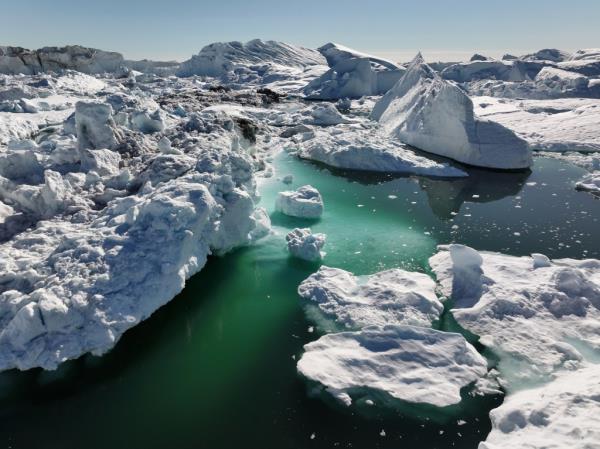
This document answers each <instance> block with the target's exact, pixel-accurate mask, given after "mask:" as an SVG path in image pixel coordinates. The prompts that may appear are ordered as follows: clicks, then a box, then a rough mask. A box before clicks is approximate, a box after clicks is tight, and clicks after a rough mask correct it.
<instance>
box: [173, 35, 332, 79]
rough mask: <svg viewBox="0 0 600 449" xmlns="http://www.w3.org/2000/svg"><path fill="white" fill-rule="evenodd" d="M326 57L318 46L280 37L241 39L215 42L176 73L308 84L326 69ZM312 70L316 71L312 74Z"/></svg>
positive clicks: (186, 62)
mask: <svg viewBox="0 0 600 449" xmlns="http://www.w3.org/2000/svg"><path fill="white" fill-rule="evenodd" d="M326 65H327V62H326V60H325V58H324V57H323V56H322V55H321V53H319V52H318V51H316V50H312V49H308V48H304V47H298V46H295V45H291V44H287V43H284V42H277V41H263V40H260V39H254V40H251V41H248V42H246V43H242V42H215V43H213V44H210V45H207V46H206V47H204V48H202V50H201V51H200V53H198V54H197V55H194V56H192V57H191V58H190V59H188V60H187V61H184V62H182V63H181V65H180V67H179V69H178V71H177V75H179V76H183V77H188V76H194V75H199V76H209V77H215V78H219V79H220V80H221V82H224V83H226V84H236V85H242V84H246V85H247V84H261V85H268V84H270V83H274V82H281V83H282V85H283V86H287V85H290V84H292V85H294V87H296V85H295V84H294V80H300V81H299V84H300V85H301V84H302V83H304V84H306V80H307V79H311V78H314V76H316V75H320V74H321V73H323V72H324V71H325V69H326ZM313 70H316V72H315V73H314V74H313Z"/></svg>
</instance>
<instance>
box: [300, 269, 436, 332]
mask: <svg viewBox="0 0 600 449" xmlns="http://www.w3.org/2000/svg"><path fill="white" fill-rule="evenodd" d="M298 294H299V295H300V297H301V298H303V299H305V300H306V301H308V302H309V303H312V304H314V305H316V306H317V307H318V309H319V310H320V311H321V312H322V313H324V314H325V315H326V316H327V317H328V318H332V319H334V320H335V321H336V322H337V323H338V324H339V325H341V327H342V328H349V329H360V328H362V327H365V326H371V325H378V326H384V325H386V324H411V325H417V326H427V327H429V326H430V325H431V323H432V322H433V321H435V320H437V319H438V318H439V317H440V314H441V313H442V310H443V306H442V303H441V302H440V301H439V300H438V299H437V296H436V295H435V282H433V280H432V279H431V278H430V277H429V276H427V275H426V274H422V273H410V272H407V271H404V270H400V269H392V270H386V271H381V272H379V273H375V274H372V275H370V276H354V275H353V274H352V273H350V272H348V271H345V270H341V269H339V268H330V267H326V266H322V267H321V268H319V271H317V272H316V273H314V274H311V275H310V276H309V277H308V278H306V279H305V280H304V281H303V282H302V283H301V284H300V286H299V287H298Z"/></svg>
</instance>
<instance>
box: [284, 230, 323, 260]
mask: <svg viewBox="0 0 600 449" xmlns="http://www.w3.org/2000/svg"><path fill="white" fill-rule="evenodd" d="M326 238H327V236H326V235H325V234H313V233H312V232H311V230H310V229H309V228H303V229H301V228H296V229H294V230H293V231H292V232H290V233H289V234H288V235H286V237H285V240H286V241H287V247H288V251H289V252H290V254H291V255H292V256H294V257H298V258H300V259H304V260H308V261H309V262H314V261H317V260H320V259H321V258H322V257H323V256H324V255H325V254H324V253H323V252H322V251H321V249H323V246H324V245H325V240H326Z"/></svg>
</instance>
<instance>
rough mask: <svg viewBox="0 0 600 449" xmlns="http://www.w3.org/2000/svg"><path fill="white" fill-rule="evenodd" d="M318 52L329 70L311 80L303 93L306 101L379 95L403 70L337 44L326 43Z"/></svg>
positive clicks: (400, 75) (388, 62)
mask: <svg viewBox="0 0 600 449" xmlns="http://www.w3.org/2000/svg"><path fill="white" fill-rule="evenodd" d="M319 51H320V52H321V53H322V54H323V55H324V56H325V58H327V63H328V64H329V66H330V67H331V68H330V69H329V70H328V71H327V72H326V73H324V74H323V75H321V76H320V77H318V78H315V79H314V80H312V81H311V82H310V83H309V84H308V85H307V86H306V87H305V88H304V94H305V95H306V97H307V98H310V99H320V100H337V99H339V98H360V97H363V96H369V95H381V94H384V93H386V92H387V91H388V90H390V88H391V87H392V86H393V85H394V84H395V83H396V82H397V81H398V80H399V79H400V78H401V77H402V75H404V72H405V71H406V70H405V69H404V68H403V67H399V66H398V65H396V64H394V63H393V62H391V61H387V60H385V59H381V58H377V57H375V56H371V55H367V54H364V53H360V52H357V51H356V50H352V49H350V48H347V47H344V46H341V45H338V44H332V43H329V44H326V45H324V46H322V47H320V48H319Z"/></svg>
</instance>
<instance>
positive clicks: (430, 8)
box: [0, 0, 600, 60]
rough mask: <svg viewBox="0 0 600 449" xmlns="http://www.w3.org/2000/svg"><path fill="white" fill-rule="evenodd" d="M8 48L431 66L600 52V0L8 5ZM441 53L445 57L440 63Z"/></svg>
mask: <svg viewBox="0 0 600 449" xmlns="http://www.w3.org/2000/svg"><path fill="white" fill-rule="evenodd" d="M1 3H2V4H1V7H0V45H19V46H23V47H27V48H38V47H41V46H44V45H64V44H75V43H77V44H82V45H85V46H91V47H96V48H102V49H106V50H114V51H119V52H121V53H123V54H124V55H125V56H126V57H128V58H154V59H178V60H182V59H186V58H188V57H189V56H190V55H192V54H194V53H197V52H198V51H199V50H200V48H201V47H202V46H204V45H206V44H208V43H210V42H215V41H229V40H241V41H246V40H249V39H253V38H256V37H260V38H262V39H275V40H282V41H286V42H291V43H294V44H300V45H304V46H308V47H317V46H319V45H321V44H323V43H325V42H329V41H334V42H339V43H342V44H345V45H347V46H350V47H354V48H357V49H359V50H363V51H369V52H372V53H377V54H381V55H384V56H391V57H396V59H408V58H410V57H411V56H412V54H413V53H414V52H415V51H416V50H419V49H420V50H423V51H424V53H425V56H426V57H427V56H429V59H437V58H444V55H447V56H448V57H447V58H445V59H452V57H453V56H455V55H459V54H471V53H473V51H483V52H488V54H492V55H493V56H494V55H499V54H501V53H503V52H505V51H510V52H516V53H519V52H525V51H531V50H536V49H540V48H544V47H558V48H563V49H566V50H574V49H577V48H582V47H600V0H568V1H566V0H545V1H541V0H496V1H487V0H479V1H475V0H454V1H449V0H445V1H442V0H428V1H427V0H425V1H418V0H413V1H404V0H389V1H388V0H370V1H369V0H361V1H358V0H345V1H333V0H298V1H295V2H291V1H285V0H279V1H275V0H254V1H253V0H245V1H244V0H219V1H210V2H207V1H192V0H96V1H89V0H1ZM438 55H439V56H438Z"/></svg>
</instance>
